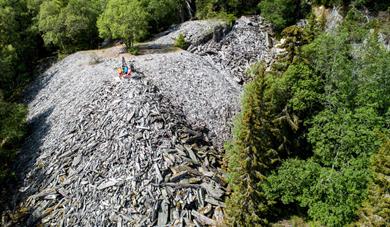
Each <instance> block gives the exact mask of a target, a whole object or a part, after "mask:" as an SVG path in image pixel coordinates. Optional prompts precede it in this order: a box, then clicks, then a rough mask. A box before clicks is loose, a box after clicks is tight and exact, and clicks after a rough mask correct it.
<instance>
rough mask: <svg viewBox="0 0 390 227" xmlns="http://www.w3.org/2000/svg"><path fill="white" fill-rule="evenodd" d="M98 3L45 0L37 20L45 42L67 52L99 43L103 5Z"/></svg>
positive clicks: (89, 0)
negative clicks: (99, 24)
mask: <svg viewBox="0 0 390 227" xmlns="http://www.w3.org/2000/svg"><path fill="white" fill-rule="evenodd" d="M94 3H95V2H94V1H92V0H61V1H58V0H44V1H43V2H42V4H41V5H40V9H39V15H38V20H37V24H38V29H39V31H40V32H42V37H43V39H44V41H45V44H46V45H54V46H56V47H58V48H60V51H61V52H65V53H71V52H74V51H76V50H79V49H86V48H90V47H93V46H94V45H96V41H97V28H96V20H97V17H98V14H99V10H100V9H99V5H97V4H94Z"/></svg>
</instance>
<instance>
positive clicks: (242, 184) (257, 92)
mask: <svg viewBox="0 0 390 227" xmlns="http://www.w3.org/2000/svg"><path fill="white" fill-rule="evenodd" d="M265 90H266V80H265V74H264V67H261V68H260V69H259V71H258V72H256V77H255V78H254V80H253V81H252V82H251V83H249V84H247V85H246V87H245V91H244V97H243V99H242V105H243V106H242V112H241V114H240V115H239V116H238V117H237V119H236V121H235V123H234V130H233V140H232V141H231V142H230V143H228V144H227V145H226V149H227V158H228V162H229V165H228V171H229V173H230V174H229V185H230V187H231V189H232V194H231V196H230V198H229V199H228V201H227V210H226V212H227V216H228V222H229V223H230V224H231V225H242V226H253V225H256V224H267V223H268V220H267V219H266V217H267V215H266V214H267V213H268V212H269V210H268V206H269V204H268V203H272V202H270V201H267V199H266V197H265V195H264V193H263V192H262V190H261V188H260V185H261V183H262V182H264V181H265V179H266V174H267V173H268V172H269V171H270V168H271V166H272V165H274V164H275V162H277V160H278V154H277V151H276V150H275V149H273V147H272V144H271V138H272V137H273V136H274V135H273V133H272V131H271V130H270V128H271V127H272V126H271V121H270V117H269V112H268V108H267V102H266V100H265V99H264V96H263V94H264V92H265Z"/></svg>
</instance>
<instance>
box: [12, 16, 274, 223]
mask: <svg viewBox="0 0 390 227" xmlns="http://www.w3.org/2000/svg"><path fill="white" fill-rule="evenodd" d="M251 20H258V19H257V18H255V17H252V18H245V17H243V18H242V19H240V20H238V22H237V24H236V25H237V26H234V27H233V28H232V29H231V31H230V32H229V33H227V35H226V36H224V37H221V38H222V42H223V40H224V39H225V38H226V39H231V38H229V35H230V36H231V35H234V36H235V38H236V39H240V40H245V39H246V40H247V41H246V42H244V43H243V44H242V45H241V46H240V45H237V43H234V42H230V43H231V45H232V46H234V48H238V49H242V48H245V45H246V43H251V41H252V40H251V39H253V37H254V36H253V35H252V36H248V35H247V34H245V33H242V32H241V31H240V30H239V29H242V26H243V24H249V23H250V21H251ZM198 23H203V24H210V26H213V25H214V23H213V22H212V21H210V22H208V21H203V22H198V21H194V22H186V25H185V26H183V27H184V28H188V27H191V25H192V24H194V26H193V28H192V30H191V32H194V29H198V30H197V32H194V34H197V36H196V37H192V36H190V35H189V34H186V32H187V31H188V29H187V30H185V29H183V30H180V28H179V30H178V31H175V32H174V34H173V35H172V34H171V33H168V34H167V35H166V37H164V36H163V37H160V38H158V39H156V40H155V41H153V42H152V43H153V45H155V46H157V47H155V46H154V47H153V48H151V46H150V45H151V44H150V43H148V44H145V46H144V47H143V49H144V50H145V49H148V48H149V49H150V51H149V52H150V53H149V54H144V55H140V56H130V55H127V54H120V48H117V47H113V48H110V49H103V50H97V51H86V52H79V53H75V54H72V55H70V56H68V57H66V58H65V59H64V60H62V61H60V62H58V63H56V64H55V65H53V66H52V67H51V68H50V69H48V70H47V71H46V72H44V73H43V74H42V75H41V76H39V77H38V78H37V79H36V81H35V82H34V83H33V84H32V86H31V87H30V88H29V90H28V92H27V94H26V100H27V102H28V107H29V114H28V121H29V123H30V125H31V127H32V129H31V130H32V133H31V136H30V137H29V138H27V141H26V143H25V144H24V149H23V151H22V156H21V157H20V159H19V161H18V162H17V163H18V167H17V169H18V172H19V173H20V177H21V179H23V178H24V182H23V185H22V187H20V188H19V189H18V191H19V192H18V193H17V194H16V195H15V201H16V202H17V204H19V205H18V207H19V209H22V210H24V212H25V214H24V215H25V216H23V219H22V220H24V221H23V222H24V223H25V224H27V225H35V224H36V223H43V224H60V225H100V224H102V225H109V224H114V223H116V224H117V225H122V224H123V225H136V226H139V225H156V224H157V225H165V224H170V225H172V224H175V225H181V224H184V225H189V226H191V225H195V223H198V224H201V225H205V224H217V223H218V222H219V223H220V222H221V220H222V219H223V207H224V198H225V196H226V183H225V181H226V179H225V173H224V172H223V170H222V169H221V167H222V164H223V160H222V146H223V143H224V141H226V140H227V139H229V138H230V127H231V120H232V117H233V116H234V115H235V113H237V111H238V110H239V97H240V92H241V90H242V88H241V86H240V85H239V84H238V83H237V82H235V80H234V79H233V78H232V75H231V74H227V73H225V71H222V70H221V68H220V67H215V65H214V64H213V63H212V62H210V60H209V59H208V57H206V56H204V55H203V56H201V55H198V54H195V53H191V52H189V51H183V50H176V51H168V52H167V53H153V52H156V50H157V52H158V49H160V50H161V49H163V48H167V46H166V45H167V43H166V41H162V42H160V41H161V40H174V38H172V36H174V35H175V34H176V35H178V34H180V33H184V34H186V36H187V37H188V40H189V42H191V44H192V47H193V48H197V47H198V49H200V48H202V47H201V46H202V45H204V43H207V41H208V40H209V39H212V38H213V36H212V34H213V33H210V28H207V29H206V28H205V27H199V26H196V25H197V24H198ZM217 25H218V26H219V25H220V24H217ZM215 27H216V26H214V28H215ZM252 27H253V30H254V31H253V32H257V31H256V30H255V29H258V27H256V26H252ZM214 28H213V29H214ZM247 30H249V29H248V28H247ZM211 31H213V30H211ZM264 32H266V31H264ZM199 34H203V35H199ZM253 43H254V44H256V45H257V46H252V47H251V48H254V50H255V49H258V50H259V52H260V51H261V52H260V53H262V54H263V55H264V51H268V53H269V54H271V51H270V49H268V46H263V45H264V44H263V43H262V42H259V41H256V42H253ZM227 45H229V42H225V46H227ZM153 49H154V50H155V51H153ZM162 52H164V51H162ZM226 52H228V51H226ZM260 53H257V52H253V54H254V55H255V57H258V58H261V57H262V55H261V54H260ZM236 54H240V53H239V52H236ZM122 56H123V57H126V58H127V59H128V60H130V61H131V63H132V64H133V65H134V67H135V69H136V73H135V74H134V78H133V79H123V80H120V79H119V78H118V77H117V75H116V72H115V68H116V67H118V66H119V65H120V64H121V63H120V62H121V61H120V58H121V57H122ZM267 56H268V55H267ZM248 58H251V57H250V56H249V57H248ZM247 66H249V63H247V64H241V65H237V66H236V67H241V68H240V70H241V71H243V70H245V67H247Z"/></svg>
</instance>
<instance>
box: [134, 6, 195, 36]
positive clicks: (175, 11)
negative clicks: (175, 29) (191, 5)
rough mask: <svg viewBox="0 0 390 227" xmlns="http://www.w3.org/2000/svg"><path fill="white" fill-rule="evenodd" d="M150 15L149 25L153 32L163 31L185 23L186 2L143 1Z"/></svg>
mask: <svg viewBox="0 0 390 227" xmlns="http://www.w3.org/2000/svg"><path fill="white" fill-rule="evenodd" d="M141 2H142V5H143V6H144V7H145V9H146V11H147V12H148V14H149V15H152V16H151V17H149V25H150V26H151V30H152V31H157V32H159V31H161V30H163V29H165V28H167V27H168V26H170V25H172V24H175V23H180V22H183V21H184V20H185V19H186V17H187V16H188V15H186V13H185V11H184V8H185V4H186V3H185V0H142V1H141Z"/></svg>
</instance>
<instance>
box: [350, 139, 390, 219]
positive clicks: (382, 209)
mask: <svg viewBox="0 0 390 227" xmlns="http://www.w3.org/2000/svg"><path fill="white" fill-rule="evenodd" d="M389 152H390V140H389V139H388V140H387V141H386V142H385V143H384V144H383V145H382V147H381V148H380V150H379V151H378V153H376V154H375V155H374V156H373V157H372V158H371V171H372V173H373V177H372V180H371V181H370V184H369V186H368V198H367V200H366V201H365V202H364V203H363V207H362V208H361V209H359V211H358V215H359V221H358V222H356V223H355V225H356V226H386V224H387V223H388V221H389V219H390V191H389V190H390V178H389V177H390V153H389Z"/></svg>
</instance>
